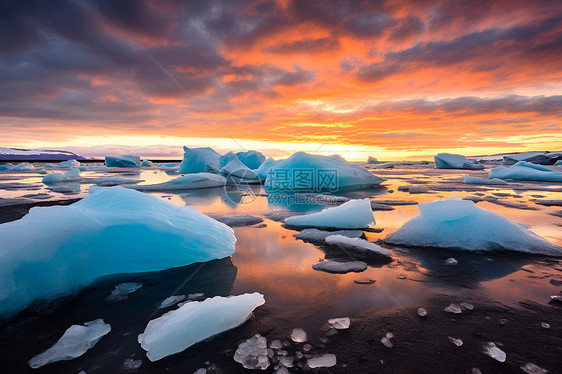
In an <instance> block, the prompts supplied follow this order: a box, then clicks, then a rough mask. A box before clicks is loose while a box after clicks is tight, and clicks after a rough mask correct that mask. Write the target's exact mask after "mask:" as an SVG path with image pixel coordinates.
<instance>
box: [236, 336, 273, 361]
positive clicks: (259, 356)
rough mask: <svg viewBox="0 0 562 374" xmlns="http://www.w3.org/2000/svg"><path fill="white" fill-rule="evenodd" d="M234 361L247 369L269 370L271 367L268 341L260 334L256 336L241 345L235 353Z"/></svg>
mask: <svg viewBox="0 0 562 374" xmlns="http://www.w3.org/2000/svg"><path fill="white" fill-rule="evenodd" d="M234 361H236V362H239V363H241V364H242V366H244V367H245V368H246V369H252V370H265V369H267V368H268V367H269V357H268V356H267V339H266V338H264V337H263V336H261V335H260V334H256V335H254V336H252V337H251V338H250V339H248V340H246V341H244V342H242V343H240V345H238V349H236V352H235V353H234Z"/></svg>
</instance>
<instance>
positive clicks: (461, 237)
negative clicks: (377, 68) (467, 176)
mask: <svg viewBox="0 0 562 374" xmlns="http://www.w3.org/2000/svg"><path fill="white" fill-rule="evenodd" d="M418 209H419V211H420V215H419V216H416V217H414V218H412V219H411V220H409V221H408V222H406V223H405V224H404V225H403V226H402V227H400V228H399V229H398V230H396V231H394V232H392V233H390V234H389V235H387V236H386V238H384V241H385V242H386V243H390V244H394V245H406V246H415V247H430V248H431V247H433V248H454V249H465V250H473V251H489V250H512V251H519V252H526V253H536V254H544V255H551V256H560V255H562V248H561V247H559V246H557V245H554V244H552V243H550V242H548V241H547V240H545V239H543V238H541V237H540V236H538V235H536V234H535V233H533V232H532V231H530V230H529V229H527V228H525V227H523V226H522V225H520V224H517V223H515V222H512V221H510V220H508V219H506V218H504V217H502V216H500V215H499V214H497V213H494V212H490V211H487V210H485V209H482V208H479V207H477V206H476V205H475V204H474V202H473V201H471V200H462V199H461V198H460V197H453V198H450V199H448V200H436V201H429V202H425V203H421V204H419V205H418Z"/></svg>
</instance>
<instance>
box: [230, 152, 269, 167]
mask: <svg viewBox="0 0 562 374" xmlns="http://www.w3.org/2000/svg"><path fill="white" fill-rule="evenodd" d="M236 157H237V158H238V159H239V160H240V162H242V163H243V164H244V165H246V166H247V167H248V169H252V170H255V169H257V168H259V167H260V166H261V164H263V163H264V161H265V156H264V155H263V154H262V153H261V152H258V151H252V150H249V151H245V152H238V153H236Z"/></svg>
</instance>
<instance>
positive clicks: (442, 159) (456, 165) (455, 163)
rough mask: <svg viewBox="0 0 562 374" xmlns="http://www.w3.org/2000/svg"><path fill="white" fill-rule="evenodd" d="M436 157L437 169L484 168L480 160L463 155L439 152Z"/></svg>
mask: <svg viewBox="0 0 562 374" xmlns="http://www.w3.org/2000/svg"><path fill="white" fill-rule="evenodd" d="M434 159H435V167H436V168H437V169H471V170H481V169H484V165H482V164H479V163H478V161H475V160H468V159H467V158H466V157H464V156H463V155H457V154H452V153H439V154H437V156H435V157H434Z"/></svg>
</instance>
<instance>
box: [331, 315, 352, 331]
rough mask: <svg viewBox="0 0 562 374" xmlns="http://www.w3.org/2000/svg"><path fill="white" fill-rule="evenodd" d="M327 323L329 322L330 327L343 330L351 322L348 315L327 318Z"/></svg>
mask: <svg viewBox="0 0 562 374" xmlns="http://www.w3.org/2000/svg"><path fill="white" fill-rule="evenodd" d="M328 323H329V324H330V326H331V327H333V328H335V329H337V330H345V329H348V328H349V325H350V324H351V320H350V319H349V317H343V318H332V319H329V320H328Z"/></svg>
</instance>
